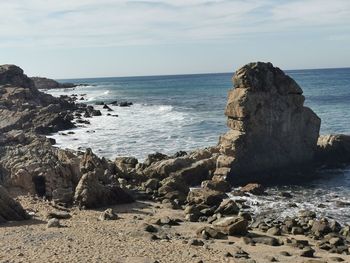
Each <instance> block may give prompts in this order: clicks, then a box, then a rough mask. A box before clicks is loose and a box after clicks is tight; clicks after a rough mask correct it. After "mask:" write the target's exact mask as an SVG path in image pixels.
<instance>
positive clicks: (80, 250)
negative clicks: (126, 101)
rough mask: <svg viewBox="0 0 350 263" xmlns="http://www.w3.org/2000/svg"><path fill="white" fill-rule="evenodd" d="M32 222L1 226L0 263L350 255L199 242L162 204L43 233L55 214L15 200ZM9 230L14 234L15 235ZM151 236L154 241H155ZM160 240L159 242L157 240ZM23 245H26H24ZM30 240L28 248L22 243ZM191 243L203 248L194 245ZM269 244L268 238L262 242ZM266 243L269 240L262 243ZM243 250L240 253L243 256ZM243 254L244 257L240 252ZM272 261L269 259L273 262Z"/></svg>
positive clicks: (92, 216) (121, 209) (232, 241)
mask: <svg viewBox="0 0 350 263" xmlns="http://www.w3.org/2000/svg"><path fill="white" fill-rule="evenodd" d="M17 198H18V199H19V200H20V201H21V203H22V204H23V206H24V208H26V210H27V211H33V214H34V216H33V218H32V219H31V220H29V221H25V222H19V223H15V222H13V223H8V224H6V225H4V226H2V227H0V234H1V236H2V237H3V238H2V240H1V244H2V246H1V250H0V251H1V253H0V261H2V262H7V261H10V262H45V261H47V260H51V261H52V262H87V261H89V262H90V261H91V262H97V261H98V262H120V263H122V262H130V263H141V262H143V263H148V262H149V263H151V262H152V263H153V262H194V263H198V262H213V263H215V262H257V263H266V262H274V261H275V260H277V261H278V262H286V263H288V262H296V263H302V262H310V263H311V262H319V263H321V262H341V261H340V259H343V260H344V262H347V261H350V256H349V255H348V256H345V255H337V254H330V253H327V252H326V251H324V250H320V249H318V248H315V250H316V252H315V257H314V259H313V261H312V260H308V259H307V258H305V257H300V253H301V251H302V250H300V249H299V248H297V247H295V246H294V245H293V244H292V243H290V244H288V243H287V244H286V245H282V246H271V245H265V244H256V245H251V244H246V243H245V237H239V236H238V237H234V236H229V237H228V238H227V239H221V240H220V239H208V240H205V239H202V238H198V236H196V234H195V231H196V230H197V229H199V228H200V227H202V226H205V225H206V224H205V223H200V222H187V221H186V220H185V218H184V215H183V213H182V211H181V210H173V209H171V208H167V207H166V206H165V205H162V204H159V203H154V202H149V201H138V202H136V203H134V204H132V205H117V206H112V207H110V206H109V208H112V209H113V210H114V211H115V213H116V214H117V215H118V216H119V219H117V220H113V221H99V220H98V218H99V216H100V215H101V214H102V213H103V211H104V210H105V208H100V209H97V210H85V211H79V210H77V209H76V208H71V209H68V211H69V214H70V215H71V216H72V217H71V218H70V219H64V220H60V223H61V224H62V227H60V228H47V227H46V220H47V214H48V213H49V212H51V211H57V210H56V209H54V208H53V207H52V206H50V204H49V203H47V202H45V201H43V200H36V199H35V198H34V199H33V198H32V197H29V196H18V197H17ZM166 218H170V219H172V220H175V219H177V220H181V222H180V223H179V225H171V224H170V225H168V224H164V225H163V226H159V225H157V224H155V223H154V222H156V221H157V220H162V219H163V220H165V219H166ZM150 224H151V225H153V226H154V227H155V228H157V229H158V230H157V232H156V233H149V232H147V231H145V227H146V226H147V225H150ZM14 229H16V230H15V231H14ZM250 232H251V233H254V234H258V235H262V236H265V237H270V238H276V236H273V235H270V234H266V233H265V232H261V231H257V230H253V231H250ZM154 235H156V236H157V239H155V237H154ZM158 238H159V239H158ZM277 238H278V239H281V240H287V239H289V240H290V241H291V240H293V239H295V240H308V241H309V242H310V244H311V245H312V246H313V247H315V246H314V245H315V244H316V243H317V241H314V240H311V239H308V238H305V236H302V235H282V236H278V237H277ZM26 240H27V241H26ZM29 240H30V243H27V242H28V241H29ZM194 240H202V242H203V244H200V245H195V244H196V242H195V241H194ZM267 240H268V239H267ZM266 242H268V241H266ZM242 250H243V251H242ZM244 252H246V253H247V254H246V253H244ZM273 258H274V259H275V260H274V259H273ZM253 260H254V261H253Z"/></svg>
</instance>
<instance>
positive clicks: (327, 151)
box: [316, 134, 350, 165]
mask: <svg viewBox="0 0 350 263" xmlns="http://www.w3.org/2000/svg"><path fill="white" fill-rule="evenodd" d="M316 161H317V162H319V163H321V164H325V163H326V164H330V165H336V164H342V163H350V135H344V134H333V135H321V136H320V137H319V138H318V141H317V154H316Z"/></svg>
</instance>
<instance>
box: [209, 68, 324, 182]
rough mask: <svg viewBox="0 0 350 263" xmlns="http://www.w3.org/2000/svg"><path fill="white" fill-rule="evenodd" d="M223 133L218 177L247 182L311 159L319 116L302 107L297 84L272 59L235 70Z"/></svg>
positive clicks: (220, 142)
mask: <svg viewBox="0 0 350 263" xmlns="http://www.w3.org/2000/svg"><path fill="white" fill-rule="evenodd" d="M233 83H234V88H233V89H232V90H230V92H229V95H228V103H227V106H226V111H225V115H226V116H227V117H228V120H227V125H228V127H229V128H230V130H229V131H228V132H227V133H226V134H225V135H223V136H221V137H220V141H219V146H220V153H221V154H220V156H219V158H218V161H217V167H216V171H215V178H218V179H225V178H227V179H228V180H232V181H235V182H236V180H243V181H249V180H250V179H251V178H254V179H256V178H258V179H259V178H262V177H263V175H264V174H268V173H270V172H271V171H274V170H278V169H282V168H286V167H290V166H298V165H303V164H306V163H308V162H311V161H312V160H313V158H314V154H315V151H316V143H317V138H318V136H319V129H320V118H318V117H317V115H316V114H315V113H314V112H313V111H312V110H311V109H309V108H307V107H304V105H303V104H304V100H305V98H304V96H303V95H302V93H303V91H302V89H301V88H300V87H299V85H298V84H297V83H296V82H295V81H294V80H293V79H292V78H290V77H289V76H287V75H285V73H284V72H283V71H282V70H280V69H279V68H276V67H273V65H272V64H271V63H261V62H257V63H250V64H247V65H245V66H243V67H242V68H240V69H239V70H237V71H236V73H235V75H234V77H233Z"/></svg>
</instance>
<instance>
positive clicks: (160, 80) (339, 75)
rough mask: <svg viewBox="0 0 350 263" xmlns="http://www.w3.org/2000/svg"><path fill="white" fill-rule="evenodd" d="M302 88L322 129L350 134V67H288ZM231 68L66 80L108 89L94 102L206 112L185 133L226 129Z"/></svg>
mask: <svg viewBox="0 0 350 263" xmlns="http://www.w3.org/2000/svg"><path fill="white" fill-rule="evenodd" d="M286 73H287V74H288V75H290V76H291V77H292V78H294V79H295V80H296V81H297V82H298V84H299V85H300V86H301V87H302V89H303V91H304V95H305V97H306V102H305V105H306V106H308V107H310V108H312V109H313V110H314V111H315V112H316V113H317V114H318V116H319V117H320V118H321V119H322V125H321V133H324V134H326V133H350V121H349V117H350V106H349V102H350V68H341V69H311V70H290V71H286ZM232 75H233V74H232V73H222V74H200V75H174V76H150V77H124V78H92V79H70V80H63V81H68V82H74V83H84V84H92V85H96V89H101V88H107V89H108V90H109V91H110V93H109V94H108V96H103V95H101V96H98V97H96V98H95V100H91V103H93V102H94V101H101V100H103V101H105V102H111V101H113V100H130V101H132V102H134V103H141V104H148V105H152V104H153V105H171V106H173V107H174V110H176V111H180V112H186V113H188V112H194V113H195V114H198V115H201V116H203V117H205V119H203V120H202V121H201V122H199V123H192V124H191V128H189V127H188V128H186V129H184V132H186V133H187V132H193V133H194V137H196V135H198V134H196V133H198V132H199V133H201V132H205V133H210V132H214V133H218V134H221V133H222V132H225V130H226V126H225V116H224V115H223V111H224V108H225V104H226V100H227V92H228V90H229V89H230V88H231V87H232V83H231V78H232Z"/></svg>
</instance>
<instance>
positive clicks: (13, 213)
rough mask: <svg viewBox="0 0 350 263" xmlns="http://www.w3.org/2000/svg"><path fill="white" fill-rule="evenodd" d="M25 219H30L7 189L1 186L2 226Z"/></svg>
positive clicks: (0, 217)
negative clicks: (8, 222)
mask: <svg viewBox="0 0 350 263" xmlns="http://www.w3.org/2000/svg"><path fill="white" fill-rule="evenodd" d="M25 219H28V215H27V213H26V212H25V210H24V209H23V208H22V206H21V205H20V203H18V202H16V201H15V200H14V199H12V198H11V197H10V195H9V194H8V192H7V191H6V189H5V188H4V187H3V186H2V185H0V224H1V223H5V222H7V221H21V220H25Z"/></svg>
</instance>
